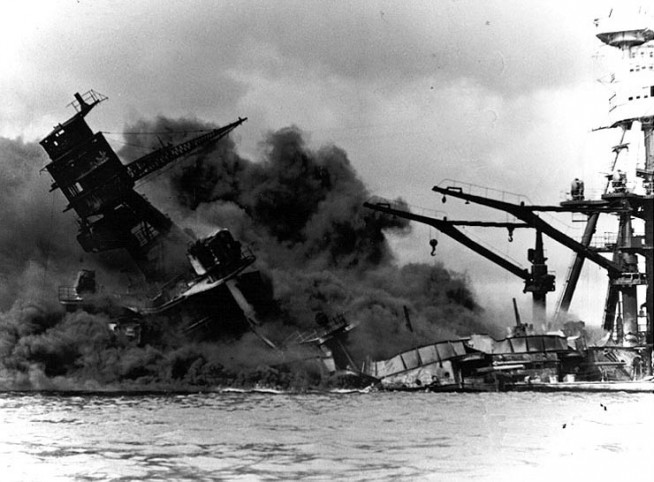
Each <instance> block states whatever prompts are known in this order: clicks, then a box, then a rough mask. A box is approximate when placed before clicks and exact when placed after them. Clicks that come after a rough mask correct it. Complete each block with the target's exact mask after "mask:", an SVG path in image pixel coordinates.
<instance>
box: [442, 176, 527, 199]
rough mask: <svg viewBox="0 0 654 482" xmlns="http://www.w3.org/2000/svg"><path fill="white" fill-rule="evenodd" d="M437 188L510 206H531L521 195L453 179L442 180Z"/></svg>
mask: <svg viewBox="0 0 654 482" xmlns="http://www.w3.org/2000/svg"><path fill="white" fill-rule="evenodd" d="M438 187H441V188H445V189H450V190H453V191H459V192H462V193H465V194H471V195H473V196H480V197H485V198H488V199H494V200H496V201H503V202H507V203H512V204H521V203H524V204H533V203H532V202H531V200H530V199H529V198H528V197H527V196H524V195H522V194H517V193H512V192H508V191H503V190H500V189H494V188H491V187H488V186H480V185H478V184H472V183H469V182H462V181H457V180H455V179H443V180H442V181H441V182H439V183H438Z"/></svg>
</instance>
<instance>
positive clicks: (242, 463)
mask: <svg viewBox="0 0 654 482" xmlns="http://www.w3.org/2000/svg"><path fill="white" fill-rule="evenodd" d="M652 414H654V396H653V395H652V394H626V393H602V394H598V393H595V394H571V393H567V394H566V393H556V394H542V393H482V394H454V393H441V394H438V393H400V392H397V393H384V392H381V393H380V392H371V393H312V394H286V393H252V392H249V393H247V392H227V393H225V392H223V393H203V394H175V395H160V394H138V395H133V394H104V395H97V394H84V395H79V394H77V395H70V394H34V393H32V394H22V393H4V394H0V427H1V429H0V474H2V475H1V478H2V480H3V481H31V480H34V481H45V480H48V481H52V480H167V481H168V480H589V478H590V477H593V478H594V479H595V480H611V479H613V480H615V479H614V478H615V477H620V478H621V479H624V478H625V477H631V476H637V477H638V478H639V480H648V479H649V476H648V475H647V474H648V473H649V472H650V469H648V466H649V461H650V457H651V451H652V449H651V439H652V435H653V433H654V432H653V430H652V429H653V428H654V416H653V415H652Z"/></svg>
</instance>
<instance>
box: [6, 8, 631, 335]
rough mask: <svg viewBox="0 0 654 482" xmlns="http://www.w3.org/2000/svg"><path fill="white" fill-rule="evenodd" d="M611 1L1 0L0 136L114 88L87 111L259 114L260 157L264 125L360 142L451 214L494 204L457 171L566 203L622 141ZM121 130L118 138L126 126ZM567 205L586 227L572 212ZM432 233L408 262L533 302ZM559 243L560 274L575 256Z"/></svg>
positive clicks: (355, 154)
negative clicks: (472, 192) (452, 196)
mask: <svg viewBox="0 0 654 482" xmlns="http://www.w3.org/2000/svg"><path fill="white" fill-rule="evenodd" d="M609 8H610V6H609V2H605V1H586V2H577V1H575V2H571V1H553V0H547V1H545V0H543V1H538V2H536V1H530V2H524V1H508V0H502V1H465V0H462V1H454V0H450V1H446V0H430V1H411V2H399V1H396V2H390V1H365V2H364V1H348V2H346V1H324V0H323V1H307V0H302V1H274V2H273V1H269V2H264V1H242V0H239V1H189V0H185V1H171V0H167V1H163V2H162V1H143V0H139V1H137V2H135V1H122V0H118V1H109V0H104V1H103V0H93V1H90V0H76V1H73V0H59V1H56V2H52V1H42V2H35V1H29V0H22V1H20V2H4V3H3V6H2V7H0V13H1V14H0V41H1V43H0V45H2V48H1V49H0V62H1V64H2V66H3V67H2V69H0V98H1V99H2V109H0V135H1V136H4V137H9V138H16V137H22V138H23V139H24V140H26V141H33V140H39V139H41V138H42V137H44V136H45V135H46V134H47V133H48V132H49V131H50V129H51V128H52V126H53V125H54V124H56V123H57V122H60V121H63V120H65V119H66V118H68V117H69V116H70V115H71V114H72V110H71V109H70V108H66V107H65V106H66V104H68V103H69V102H70V101H71V100H72V95H73V93H74V92H77V91H79V92H85V91H87V90H89V89H95V90H96V91H98V92H101V93H103V94H105V95H107V96H108V97H109V101H108V102H105V103H104V104H102V105H101V106H100V107H98V108H96V110H95V111H94V112H93V113H92V114H91V115H90V116H89V123H90V124H91V126H92V127H93V128H94V129H96V130H106V131H116V132H118V131H121V130H122V129H123V127H124V126H125V124H126V123H128V122H130V121H134V120H137V119H139V118H141V117H146V118H150V117H153V116H155V115H157V114H164V115H166V116H169V117H179V116H189V117H197V118H199V119H201V120H205V121H212V122H216V123H218V124H224V123H228V122H231V121H233V120H235V119H236V118H238V117H239V116H241V117H248V118H249V120H248V122H247V123H245V124H244V125H243V126H242V127H240V128H239V129H238V131H237V133H236V135H235V139H236V141H237V143H238V145H239V150H240V152H241V154H242V155H243V156H245V157H250V158H253V159H255V158H256V157H257V146H258V143H259V141H260V140H261V139H262V135H263V133H264V132H266V131H268V130H271V129H278V128H281V127H285V126H288V125H291V124H294V125H297V126H298V127H300V128H301V129H302V130H303V131H304V132H306V134H307V136H308V137H309V139H310V140H311V144H312V145H315V146H318V145H320V144H323V143H334V144H336V145H338V146H340V147H342V148H343V149H345V151H346V152H347V153H348V156H349V158H350V160H351V162H352V164H353V165H354V167H355V168H356V169H357V171H358V172H359V174H360V176H361V177H362V179H363V180H364V181H365V182H366V184H367V185H368V186H369V188H370V190H371V192H373V193H374V194H378V195H382V196H387V197H396V196H402V197H404V198H405V199H406V200H407V201H408V203H409V204H411V205H414V206H420V207H422V208H426V209H433V210H446V209H447V210H448V212H449V215H450V217H451V218H456V217H466V218H468V219H473V218H480V217H482V216H486V214H487V212H486V211H481V210H479V209H476V210H473V209H471V208H470V206H461V205H460V204H459V207H456V208H455V205H456V204H457V203H455V202H453V200H452V202H450V201H448V203H447V204H442V203H441V201H440V197H438V196H436V195H435V194H433V193H431V187H432V186H433V185H435V184H438V183H439V182H440V181H441V180H442V179H446V178H450V179H457V180H461V181H467V182H470V183H473V184H478V185H484V186H490V187H493V188H497V189H502V190H506V191H510V192H513V193H520V194H525V195H527V196H528V198H529V199H530V200H531V201H532V202H534V203H538V204H546V203H550V204H558V202H560V201H561V200H562V199H563V198H562V193H564V192H565V191H566V190H567V189H569V184H570V180H571V179H573V178H574V177H576V176H580V177H583V178H584V179H586V182H587V185H588V186H590V187H593V186H595V185H596V186H599V185H600V183H601V182H602V181H601V179H602V178H601V175H600V174H598V173H599V172H601V171H606V170H607V166H608V163H609V159H610V149H607V146H611V145H612V144H614V143H616V142H617V135H618V133H611V132H604V133H599V134H591V129H592V128H594V127H598V126H599V125H601V124H602V119H601V116H602V115H604V114H605V110H606V105H607V100H606V98H607V96H608V94H607V90H606V89H605V88H604V87H603V86H602V85H601V84H600V83H598V82H597V81H596V78H597V77H599V76H600V75H601V74H602V71H601V65H600V64H601V59H602V55H603V51H604V50H603V49H601V48H600V47H601V43H600V42H599V41H598V40H597V39H596V38H595V27H594V25H593V19H594V18H596V17H601V16H606V15H607V14H608V12H609ZM109 139H110V141H112V142H115V143H116V145H115V146H116V148H119V147H120V144H119V141H120V136H110V137H109ZM125 161H129V159H126V160H125ZM39 167H41V166H39ZM594 183H595V184H594ZM464 208H465V209H464ZM417 210H418V211H420V208H417ZM490 214H491V215H492V216H494V218H495V219H497V218H498V216H497V215H496V214H492V213H490ZM499 218H500V219H501V218H502V217H501V216H499ZM558 219H559V220H560V222H561V223H567V224H568V225H569V226H570V227H572V231H570V233H571V234H573V235H575V236H578V235H579V234H580V227H581V226H580V225H579V224H578V223H577V224H576V225H575V224H574V223H570V220H571V219H570V216H569V215H568V216H564V217H559V218H558ZM559 227H562V228H564V226H563V225H562V224H561V225H559ZM566 229H567V228H566ZM471 232H472V231H471ZM474 234H475V235H479V237H485V238H486V239H490V240H491V242H493V244H495V245H496V247H497V249H498V250H499V251H502V252H507V253H509V254H510V255H511V256H512V257H513V258H515V259H517V260H518V261H520V262H521V264H523V265H524V266H525V267H526V266H527V265H528V263H527V261H526V248H527V246H528V245H530V244H532V243H533V234H524V235H522V234H520V235H516V242H514V243H508V240H507V236H506V232H500V233H493V234H492V235H491V236H488V235H487V233H485V232H480V231H474ZM433 236H434V233H431V232H430V231H429V229H428V228H427V227H420V226H416V229H415V232H414V235H413V236H411V237H410V238H407V239H403V240H397V241H395V242H394V243H395V246H396V248H397V250H398V252H399V253H400V255H401V258H402V260H404V261H406V260H413V261H421V262H432V260H433V259H438V260H441V261H443V262H444V263H445V265H446V266H448V267H451V268H452V269H455V270H458V271H460V272H465V273H467V274H468V276H469V277H470V278H471V280H472V281H473V283H474V285H475V287H476V289H477V291H478V293H480V295H481V296H484V297H487V298H486V299H487V302H488V303H495V304H497V305H502V306H504V307H506V308H510V298H511V297H513V296H515V297H518V298H519V299H520V300H521V303H522V305H523V306H524V307H525V308H524V309H525V310H527V309H528V306H530V305H529V298H528V297H527V296H526V295H522V294H521V286H522V283H521V282H520V281H519V280H517V279H513V277H512V275H509V274H508V273H505V272H503V271H501V270H500V268H496V267H494V266H493V265H491V264H490V262H488V261H486V260H484V259H482V258H480V257H478V256H477V255H475V254H472V253H471V252H468V251H466V250H464V249H463V248H460V247H459V246H458V245H456V244H455V243H454V242H453V241H449V240H447V238H444V237H443V236H440V237H439V240H440V244H439V251H438V253H439V256H437V257H436V258H430V257H429V246H428V240H429V238H430V237H433ZM546 247H547V248H548V253H549V254H550V269H551V270H555V271H556V274H557V282H558V286H559V287H561V286H562V285H563V280H564V277H565V274H566V269H567V264H568V262H569V260H570V254H569V253H568V252H566V251H565V250H562V249H560V248H557V247H556V246H555V245H554V244H553V242H550V241H548V240H546ZM597 279H599V280H600V282H599V285H602V283H603V281H602V280H604V279H605V276H604V273H602V272H601V271H600V270H599V268H594V267H591V268H590V274H586V275H584V277H582V283H583V282H584V280H586V281H593V282H594V285H593V284H591V285H590V286H594V287H591V288H580V298H579V300H580V301H578V303H577V304H575V305H573V308H574V309H575V310H576V311H578V312H579V313H580V314H582V315H584V316H591V315H592V316H599V314H598V311H597V309H596V308H594V311H593V310H591V309H590V304H591V302H592V303H594V304H595V307H597V306H601V304H602V303H603V296H604V295H603V293H599V295H598V291H597V286H598V282H597ZM507 287H508V288H507ZM602 289H603V285H602ZM584 290H585V291H584ZM558 294H559V293H558V292H557V293H556V294H555V295H554V296H551V297H550V300H551V301H550V306H551V307H553V306H554V304H555V301H556V298H557V297H558ZM591 295H598V296H597V298H592V296H591ZM588 313H590V315H589V314H588ZM599 313H601V311H599ZM588 321H591V320H588ZM591 323H592V324H599V320H597V321H591Z"/></svg>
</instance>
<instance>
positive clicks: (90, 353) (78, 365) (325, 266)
mask: <svg viewBox="0 0 654 482" xmlns="http://www.w3.org/2000/svg"><path fill="white" fill-rule="evenodd" d="M209 127H213V126H211V125H208V124H206V123H202V122H199V121H196V120H189V119H179V120H171V119H166V118H163V117H160V118H157V119H155V120H154V121H141V122H138V123H136V124H135V125H131V126H127V128H126V131H129V132H130V134H127V135H125V138H124V142H125V145H126V147H124V148H123V149H122V150H121V151H120V152H119V154H120V156H121V158H122V159H123V160H124V162H129V161H132V160H134V159H136V158H137V157H140V156H141V155H143V154H144V153H147V152H149V151H151V150H152V149H154V148H157V147H158V146H159V145H161V143H164V144H165V143H169V142H181V141H183V140H185V139H186V138H189V137H191V136H193V135H196V133H197V131H199V130H202V129H206V128H209ZM152 132H157V135H156V136H152V135H147V134H149V133H152ZM0 149H1V150H0V152H1V155H2V157H3V163H2V164H1V166H2V170H3V172H2V180H0V183H2V190H1V192H0V199H1V200H2V201H3V209H2V213H1V215H2V219H0V220H2V221H3V222H4V226H5V229H4V230H3V231H2V233H0V250H1V251H0V253H1V256H0V263H1V264H0V274H1V276H2V277H1V278H0V279H1V280H2V281H3V282H2V283H1V285H2V286H1V288H0V295H1V296H0V301H1V302H2V310H3V312H2V314H1V315H0V360H1V364H0V367H1V368H0V370H1V371H0V386H4V387H13V388H26V389H27V388H41V389H49V388H58V389H66V388H77V389H79V388H82V389H84V388H87V389H113V388H120V389H124V388H142V387H157V388H167V387H172V388H175V387H177V388H179V387H197V386H204V385H244V384H249V383H253V382H255V381H263V382H265V383H268V382H270V383H275V384H281V385H285V386H289V385H301V384H306V383H309V384H311V383H315V382H316V380H318V379H319V373H318V371H317V369H316V368H315V367H313V366H309V365H306V366H304V367H302V368H301V369H298V366H302V364H301V363H299V362H296V361H298V360H302V359H303V358H305V357H306V354H305V353H304V352H303V351H302V350H301V349H294V350H291V351H288V352H286V353H284V354H280V353H278V352H275V351H273V350H270V349H269V348H267V347H266V346H265V345H264V344H263V343H261V341H260V340H259V339H258V338H257V337H256V336H254V335H253V334H251V333H249V334H246V335H245V336H242V337H241V338H239V339H236V340H234V339H229V340H225V341H222V342H214V343H191V342H188V341H184V342H182V341H179V340H176V339H175V337H173V336H171V337H168V338H166V339H165V340H162V341H161V343H159V344H157V345H156V346H155V345H146V346H135V345H134V344H133V343H130V342H129V340H125V339H123V338H121V337H120V336H117V335H116V333H114V332H113V331H111V330H110V329H109V326H110V323H112V321H114V320H112V319H111V315H110V314H109V313H110V311H104V312H101V313H87V312H84V311H81V312H76V313H65V312H64V311H63V310H62V309H61V308H60V307H59V306H58V304H57V303H56V287H57V286H58V285H61V284H70V282H71V280H72V278H73V277H74V275H75V271H76V267H80V266H81V264H82V263H84V264H85V265H86V266H85V267H88V266H89V264H90V265H91V267H97V268H98V270H99V273H98V277H99V278H100V281H101V282H105V283H119V284H120V283H124V282H125V279H124V276H123V274H122V272H121V269H120V266H119V264H117V263H114V264H108V263H101V259H100V258H94V257H91V256H88V255H85V254H84V253H82V250H81V248H79V246H78V245H77V244H76V242H75V239H74V233H75V231H76V227H75V224H74V217H73V216H72V214H70V213H65V214H62V213H61V212H60V211H61V209H62V207H63V205H64V203H63V201H62V199H61V198H62V196H61V195H60V193H59V192H55V193H54V195H53V194H49V193H48V187H49V182H50V180H49V178H48V176H47V175H45V174H39V169H40V168H41V167H42V166H43V165H45V164H46V163H47V159H46V157H45V155H44V153H43V152H42V151H41V149H40V147H39V146H38V145H37V144H33V143H24V142H22V141H20V140H16V141H12V140H7V139H0ZM260 152H261V155H260V158H259V159H255V160H249V159H245V158H243V157H241V156H240V155H239V154H238V151H237V149H236V146H235V144H234V142H233V141H232V139H231V138H225V139H222V140H221V141H219V142H217V143H215V144H214V145H212V146H208V147H205V148H203V149H201V150H200V151H199V152H196V153H195V154H194V155H192V156H189V157H188V158H187V159H185V160H183V161H181V162H178V163H175V164H173V165H172V166H170V167H169V168H167V169H165V170H164V171H163V172H160V173H157V174H156V175H153V176H152V178H151V179H149V180H148V182H147V183H146V184H144V185H142V186H139V187H138V189H139V190H141V191H142V192H145V193H146V194H147V196H148V198H149V199H150V200H151V201H152V203H153V204H154V205H156V206H157V207H158V208H159V209H161V210H162V211H163V212H165V213H167V214H169V215H170V216H171V217H172V218H173V220H174V221H175V222H176V223H177V224H178V225H180V226H181V227H182V228H187V229H191V230H192V231H194V232H196V233H197V234H198V235H207V234H210V233H211V232H212V231H213V230H215V229H217V228H218V227H225V228H229V229H230V230H231V231H232V233H233V234H234V236H235V237H236V238H237V239H239V240H240V241H241V242H243V243H245V244H249V245H250V246H251V247H252V248H253V250H254V252H255V254H256V255H257V268H258V269H259V270H260V271H261V272H262V273H263V275H264V276H265V277H266V278H269V279H270V280H272V286H273V294H274V298H275V301H276V305H277V310H276V311H274V313H273V314H272V315H270V316H268V317H267V318H266V319H265V320H264V321H265V322H264V324H263V326H262V327H261V330H262V331H263V332H265V334H266V335H267V336H268V337H269V338H271V339H273V340H274V341H275V342H277V343H279V344H283V342H284V341H285V340H287V339H288V338H289V337H290V336H292V335H293V334H294V333H296V332H297V331H306V330H312V329H315V328H317V326H316V323H315V319H316V314H318V313H325V314H327V315H328V316H334V315H337V314H340V313H344V314H345V316H346V317H347V318H348V319H349V320H350V321H352V322H354V323H356V324H357V328H356V329H355V330H353V331H352V332H351V334H350V336H349V339H348V343H347V345H348V348H349V349H350V350H351V352H352V355H353V357H354V358H355V359H356V360H357V361H363V360H364V359H365V358H366V357H371V358H373V359H382V358H385V357H389V356H391V355H393V354H395V353H396V352H398V351H400V350H404V349H406V348H409V347H411V346H415V345H417V344H422V343H428V342H432V341H435V340H440V339H445V338H452V337H456V336H460V335H466V334H469V333H471V332H479V331H484V332H487V331H488V329H489V328H488V327H487V326H485V324H484V322H483V319H484V314H483V312H482V310H481V309H480V308H479V306H478V305H477V303H476V301H475V299H474V297H473V295H472V293H471V290H470V288H469V283H468V281H467V280H466V279H465V278H464V277H462V276H460V275H457V274H454V273H451V272H449V271H448V270H446V269H445V268H444V267H443V266H441V265H439V264H436V265H427V264H411V265H406V266H399V264H398V262H397V260H396V259H395V258H394V256H393V253H392V251H391V249H390V247H389V244H388V241H387V239H386V234H387V233H389V232H394V233H397V234H400V235H401V234H405V233H408V231H409V229H410V227H409V225H408V223H407V222H406V221H405V220H402V219H398V218H393V217H388V216H384V215H381V214H379V213H375V212H373V211H370V210H367V209H365V208H364V207H363V203H364V202H365V201H366V200H367V199H368V198H369V197H370V193H369V192H368V190H367V188H366V186H365V185H364V184H363V182H362V181H361V179H360V178H359V177H358V176H357V174H356V171H355V170H354V168H353V166H352V164H351V162H350V160H349V159H348V157H347V154H346V153H345V152H344V151H343V150H342V149H340V148H338V147H337V146H333V145H326V146H322V147H319V148H315V149H314V148H312V147H310V146H309V145H308V143H307V142H306V140H305V135H304V134H303V133H302V132H301V131H300V130H299V129H298V128H296V127H288V128H285V129H281V130H279V131H276V132H270V133H268V134H267V135H266V136H265V138H264V139H263V140H262V142H261V144H260ZM53 196H54V197H53ZM398 202H401V200H398ZM51 207H52V208H51ZM100 268H102V270H100ZM118 288H120V286H119V287H118ZM405 307H406V309H407V310H408V312H409V314H410V316H411V325H412V327H413V331H410V330H408V329H407V325H406V322H405V319H404V310H405ZM102 313H104V314H102Z"/></svg>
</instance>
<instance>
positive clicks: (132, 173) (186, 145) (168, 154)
mask: <svg viewBox="0 0 654 482" xmlns="http://www.w3.org/2000/svg"><path fill="white" fill-rule="evenodd" d="M246 120H247V117H245V118H243V119H241V118H239V119H238V120H237V121H236V122H232V123H231V124H228V125H226V126H224V127H221V128H219V129H213V130H212V131H210V132H207V133H206V134H202V135H200V136H197V137H194V138H193V139H190V140H188V141H186V142H183V143H181V144H177V145H170V146H166V147H164V148H162V149H159V150H157V151H155V152H152V153H150V154H147V155H145V156H143V157H141V158H139V159H136V160H135V161H132V162H131V163H129V164H127V166H125V167H126V169H127V174H128V175H129V177H130V178H131V179H132V180H134V181H138V180H139V179H142V178H144V177H145V176H147V175H148V174H152V173H153V172H155V171H157V170H159V169H161V168H162V167H164V166H166V165H167V164H170V163H171V162H173V161H175V160H176V159H179V158H180V157H182V156H184V155H186V154H188V153H189V152H191V151H193V150H194V149H197V148H198V147H200V146H202V145H204V144H207V143H208V142H211V141H214V140H218V139H222V138H223V137H225V136H226V135H227V134H229V133H230V132H231V131H233V130H234V129H236V128H237V127H238V126H240V125H241V124H242V123H243V122H245V121H246Z"/></svg>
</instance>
